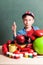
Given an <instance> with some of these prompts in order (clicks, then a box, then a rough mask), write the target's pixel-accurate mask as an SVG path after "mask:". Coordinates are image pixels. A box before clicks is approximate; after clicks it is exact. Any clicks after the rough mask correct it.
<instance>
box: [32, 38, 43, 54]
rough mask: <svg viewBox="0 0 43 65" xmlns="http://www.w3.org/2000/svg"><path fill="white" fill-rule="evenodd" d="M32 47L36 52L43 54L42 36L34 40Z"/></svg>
mask: <svg viewBox="0 0 43 65" xmlns="http://www.w3.org/2000/svg"><path fill="white" fill-rule="evenodd" d="M33 48H34V50H35V51H36V52H37V53H38V54H43V37H39V38H37V39H36V40H34V42H33Z"/></svg>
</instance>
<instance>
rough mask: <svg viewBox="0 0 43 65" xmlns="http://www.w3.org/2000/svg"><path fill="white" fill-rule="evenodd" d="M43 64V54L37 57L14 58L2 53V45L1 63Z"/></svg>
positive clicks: (4, 64)
mask: <svg viewBox="0 0 43 65" xmlns="http://www.w3.org/2000/svg"><path fill="white" fill-rule="evenodd" d="M1 64H2V65H6V64H9V65H10V64H11V65H13V64H14V65H21V64H22V65H43V56H40V57H36V58H20V59H12V58H9V57H6V56H4V55H3V54H2V46H0V65H1Z"/></svg>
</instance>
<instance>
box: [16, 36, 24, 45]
mask: <svg viewBox="0 0 43 65" xmlns="http://www.w3.org/2000/svg"><path fill="white" fill-rule="evenodd" d="M16 40H17V42H18V43H22V44H23V43H24V42H25V38H24V36H23V35H17V37H16Z"/></svg>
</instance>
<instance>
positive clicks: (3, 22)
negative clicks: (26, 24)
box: [0, 0, 43, 45]
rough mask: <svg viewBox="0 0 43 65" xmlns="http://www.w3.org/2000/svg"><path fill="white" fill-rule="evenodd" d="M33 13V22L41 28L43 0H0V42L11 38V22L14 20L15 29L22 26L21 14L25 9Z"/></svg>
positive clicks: (42, 24)
mask: <svg viewBox="0 0 43 65" xmlns="http://www.w3.org/2000/svg"><path fill="white" fill-rule="evenodd" d="M27 10H29V11H32V12H33V13H34V14H35V23H34V24H33V25H37V26H38V27H39V28H40V29H43V0H0V44H1V45H2V44H4V43H6V41H7V40H9V39H11V40H12V39H13V34H12V30H11V26H12V23H13V22H14V21H16V24H17V31H18V30H20V29H22V28H23V23H22V14H23V13H24V12H25V11H27Z"/></svg>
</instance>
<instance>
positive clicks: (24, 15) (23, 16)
mask: <svg viewBox="0 0 43 65" xmlns="http://www.w3.org/2000/svg"><path fill="white" fill-rule="evenodd" d="M27 15H28V16H31V17H33V19H34V16H33V15H32V14H23V15H22V19H24V18H25V17H26V16H27Z"/></svg>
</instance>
